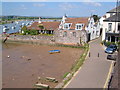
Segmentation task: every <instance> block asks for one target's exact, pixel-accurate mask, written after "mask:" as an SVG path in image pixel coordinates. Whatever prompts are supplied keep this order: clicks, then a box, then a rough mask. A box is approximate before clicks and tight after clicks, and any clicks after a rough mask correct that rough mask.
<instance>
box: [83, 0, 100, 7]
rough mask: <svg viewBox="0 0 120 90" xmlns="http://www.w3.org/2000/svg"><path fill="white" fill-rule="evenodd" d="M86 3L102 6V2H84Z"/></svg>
mask: <svg viewBox="0 0 120 90" xmlns="http://www.w3.org/2000/svg"><path fill="white" fill-rule="evenodd" d="M89 1H91V0H89ZM84 3H85V4H88V5H92V6H95V7H101V6H102V5H101V3H99V2H84Z"/></svg>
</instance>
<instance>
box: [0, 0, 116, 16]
mask: <svg viewBox="0 0 120 90" xmlns="http://www.w3.org/2000/svg"><path fill="white" fill-rule="evenodd" d="M5 1H6V2H5ZM7 1H8V0H4V2H2V15H20V16H53V17H59V16H63V15H64V14H65V13H66V14H67V16H78V17H84V16H90V15H91V14H97V15H99V16H103V15H104V14H105V13H106V12H107V11H109V10H111V9H113V8H114V7H115V5H116V3H115V2H45V1H46V0H42V1H44V2H7ZM9 1H12V0H9ZM13 1H14V0H13ZM16 1H19V0H16ZM24 1H25V0H24ZM29 1H30V0H29ZM32 1H35V0H32ZM36 1H41V0H36ZM87 1H91V0H87Z"/></svg>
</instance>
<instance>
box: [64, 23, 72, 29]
mask: <svg viewBox="0 0 120 90" xmlns="http://www.w3.org/2000/svg"><path fill="white" fill-rule="evenodd" d="M70 27H71V23H65V24H64V28H63V29H70Z"/></svg>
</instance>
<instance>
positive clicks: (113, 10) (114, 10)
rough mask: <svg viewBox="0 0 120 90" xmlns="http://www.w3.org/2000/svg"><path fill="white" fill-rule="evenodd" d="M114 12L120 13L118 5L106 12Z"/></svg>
mask: <svg viewBox="0 0 120 90" xmlns="http://www.w3.org/2000/svg"><path fill="white" fill-rule="evenodd" d="M116 10H117V11H116ZM116 12H119V13H120V6H118V7H117V8H114V9H112V10H110V11H108V12H107V13H116Z"/></svg>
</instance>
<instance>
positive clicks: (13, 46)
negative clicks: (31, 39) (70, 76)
mask: <svg viewBox="0 0 120 90" xmlns="http://www.w3.org/2000/svg"><path fill="white" fill-rule="evenodd" d="M2 49H3V50H2V51H3V52H2V69H3V70H2V75H3V76H2V79H3V83H2V86H3V88H33V87H34V84H35V83H37V82H42V83H44V84H48V85H49V86H50V87H55V86H56V85H57V84H58V83H59V82H61V81H62V80H63V76H64V74H65V73H66V72H69V71H70V70H71V67H72V66H73V65H74V64H75V62H76V61H77V60H78V59H79V58H80V55H81V54H82V53H83V49H81V48H69V47H55V46H47V45H32V44H31V45H30V44H17V43H6V44H3V47H2ZM54 49H58V50H60V51H61V53H56V54H49V53H48V51H49V50H54ZM45 77H53V78H56V79H57V80H58V83H53V82H48V81H47V82H46V81H44V80H40V81H39V78H41V79H44V78H45Z"/></svg>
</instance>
